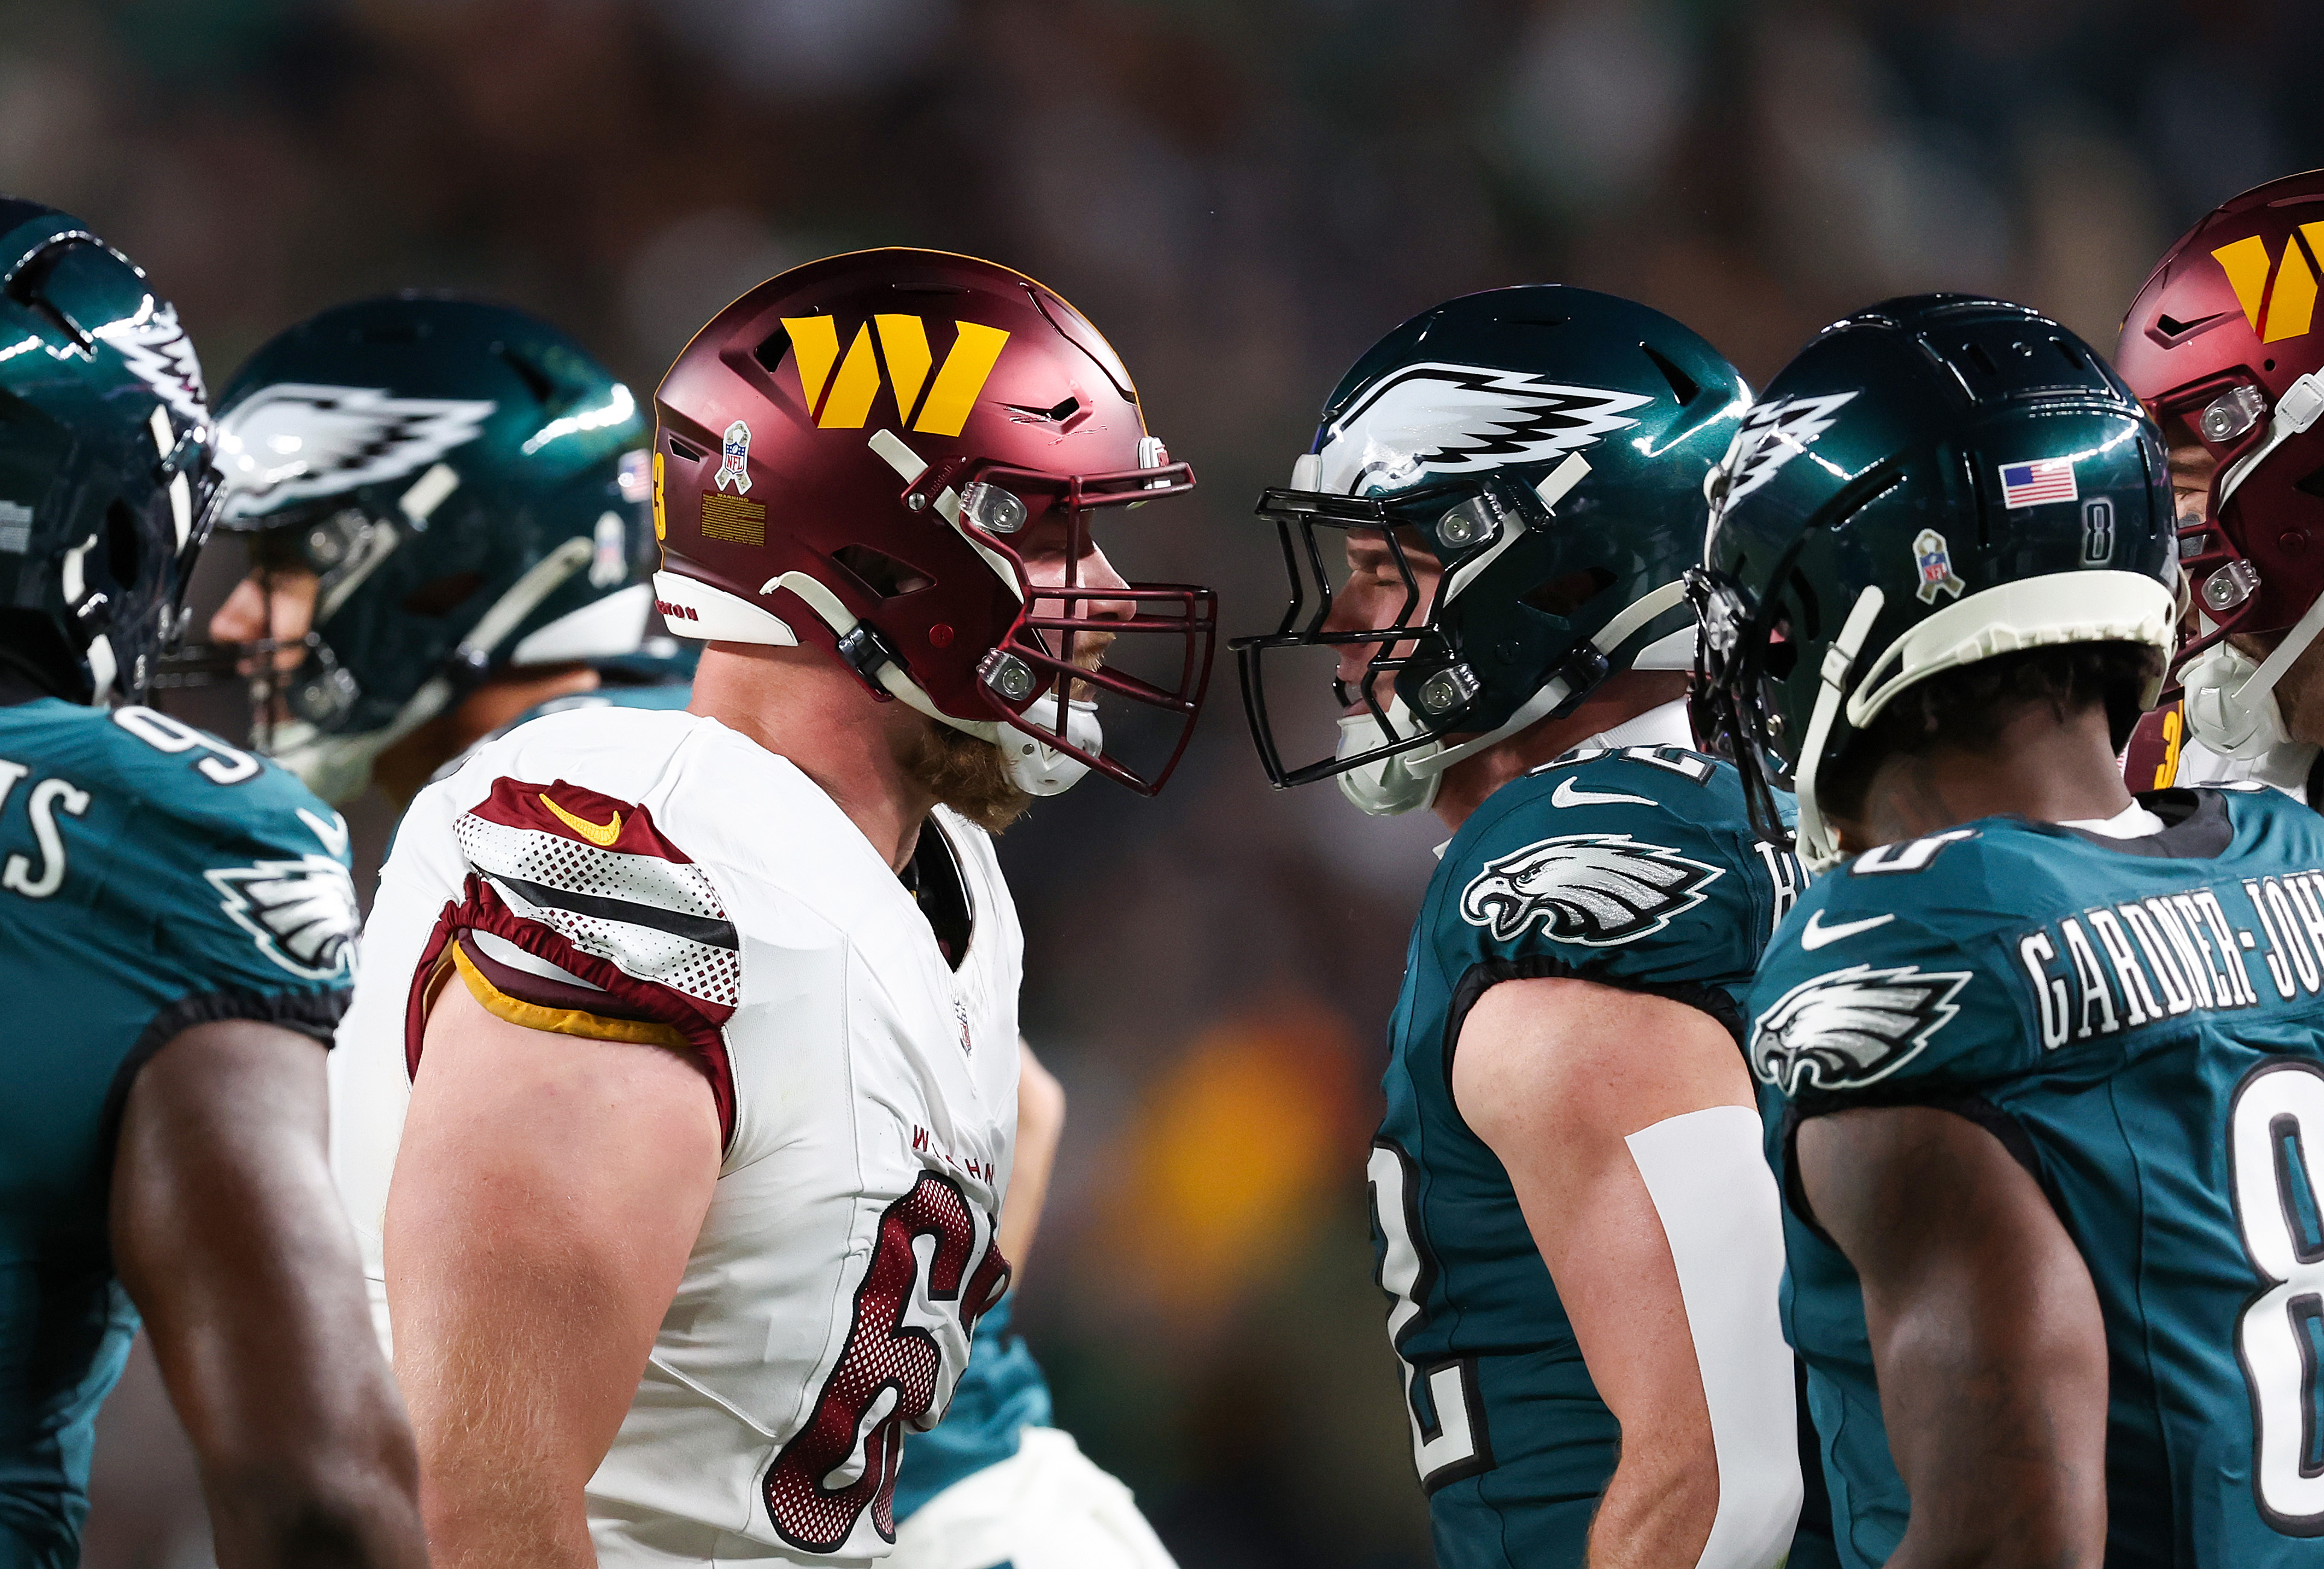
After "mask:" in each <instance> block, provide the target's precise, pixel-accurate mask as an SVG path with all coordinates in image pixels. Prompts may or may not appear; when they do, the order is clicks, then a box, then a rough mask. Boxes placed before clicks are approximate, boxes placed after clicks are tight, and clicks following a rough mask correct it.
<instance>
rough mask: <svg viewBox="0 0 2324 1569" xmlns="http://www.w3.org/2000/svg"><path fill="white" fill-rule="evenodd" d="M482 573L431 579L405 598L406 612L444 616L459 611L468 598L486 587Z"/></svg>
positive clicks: (467, 573) (457, 574)
mask: <svg viewBox="0 0 2324 1569" xmlns="http://www.w3.org/2000/svg"><path fill="white" fill-rule="evenodd" d="M483 586H484V575H483V574H482V573H474V572H455V573H446V574H445V575H444V576H442V577H438V578H430V579H429V581H428V582H426V583H421V584H420V586H419V587H418V588H416V589H413V590H412V591H411V592H410V593H408V594H406V595H404V596H403V608H404V610H405V611H406V612H407V613H409V614H410V615H414V616H442V615H447V614H449V613H450V612H451V611H453V610H458V609H459V608H460V607H461V606H462V605H463V604H466V602H467V599H468V596H469V595H470V594H473V593H475V592H476V591H477V590H478V589H480V588H482V587H483Z"/></svg>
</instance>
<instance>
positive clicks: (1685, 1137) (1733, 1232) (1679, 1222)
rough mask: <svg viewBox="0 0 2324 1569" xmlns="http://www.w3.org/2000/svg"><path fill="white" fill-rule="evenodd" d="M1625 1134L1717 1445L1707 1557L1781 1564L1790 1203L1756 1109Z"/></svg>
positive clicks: (1787, 1447)
mask: <svg viewBox="0 0 2324 1569" xmlns="http://www.w3.org/2000/svg"><path fill="white" fill-rule="evenodd" d="M1624 1142H1626V1143H1628V1145H1629V1147H1630V1159H1631V1160H1632V1161H1635V1162H1637V1168H1638V1175H1639V1176H1640V1177H1642V1178H1644V1179H1646V1193H1647V1195H1648V1197H1651V1198H1653V1199H1654V1201H1655V1214H1656V1215H1657V1216H1661V1218H1662V1223H1663V1234H1664V1235H1665V1237H1667V1238H1669V1240H1670V1250H1671V1262H1673V1263H1674V1264H1675V1265H1676V1266H1677V1267H1678V1289H1679V1296H1680V1298H1681V1299H1682V1300H1683V1301H1684V1303H1685V1305H1686V1326H1687V1330H1688V1332H1689V1333H1690V1334H1691V1335H1692V1336H1693V1339H1694V1360H1695V1364H1696V1365H1697V1366H1698V1367H1700V1368H1701V1371H1702V1398H1703V1403H1704V1404H1705V1405H1706V1406H1708V1407H1709V1408H1710V1410H1711V1445H1712V1447H1713V1448H1714V1450H1715V1451H1716V1452H1717V1454H1718V1457H1719V1512H1718V1514H1717V1515H1716V1516H1715V1517H1714V1518H1713V1519H1712V1520H1711V1538H1710V1540H1708V1541H1707V1542H1705V1543H1704V1544H1703V1546H1702V1556H1701V1558H1699V1559H1697V1560H1696V1561H1695V1562H1696V1564H1697V1569H1772V1566H1773V1565H1775V1564H1779V1563H1781V1562H1782V1561H1783V1558H1784V1554H1785V1553H1787V1552H1789V1551H1790V1550H1791V1545H1792V1531H1793V1529H1794V1528H1795V1527H1796V1526H1797V1525H1798V1523H1799V1518H1800V1497H1801V1488H1800V1454H1799V1430H1798V1427H1797V1424H1796V1408H1795V1407H1794V1393H1793V1385H1792V1353H1791V1348H1790V1347H1789V1346H1787V1345H1785V1344H1784V1330H1783V1325H1782V1323H1781V1322H1780V1321H1779V1319H1778V1317H1777V1315H1776V1306H1775V1302H1776V1293H1777V1292H1778V1290H1779V1289H1781V1286H1782V1283H1783V1278H1784V1226H1783V1215H1782V1211H1781V1208H1780V1206H1779V1203H1778V1200H1777V1197H1776V1194H1775V1176H1774V1174H1773V1173H1771V1172H1770V1171H1769V1170H1767V1162H1766V1158H1765V1157H1764V1156H1763V1155H1761V1153H1760V1152H1759V1118H1758V1115H1757V1113H1755V1112H1752V1111H1750V1110H1749V1109H1748V1108H1746V1107H1743V1106H1712V1107H1711V1108H1709V1109H1708V1110H1705V1111H1698V1112H1688V1113H1687V1114H1686V1115H1683V1116H1675V1117H1670V1118H1667V1119H1665V1121H1662V1122H1659V1123H1656V1124H1655V1125H1654V1126H1652V1127H1650V1128H1642V1129H1640V1130H1639V1131H1638V1132H1637V1133H1632V1134H1631V1135H1630V1136H1629V1137H1628V1139H1627V1140H1625V1141H1624Z"/></svg>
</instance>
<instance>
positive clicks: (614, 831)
mask: <svg viewBox="0 0 2324 1569" xmlns="http://www.w3.org/2000/svg"><path fill="white" fill-rule="evenodd" d="M540 803H541V804H542V805H543V806H546V807H547V808H549V811H551V812H555V813H557V821H559V822H561V823H563V824H564V825H565V826H566V827H567V828H569V829H571V830H573V831H574V832H576V833H577V834H579V835H580V836H581V837H582V838H583V839H586V840H588V841H589V842H590V843H591V844H594V845H595V846H597V847H598V848H599V849H604V848H605V847H606V846H608V845H610V844H612V843H613V841H614V840H617V839H619V838H621V837H622V814H621V813H620V812H615V813H613V821H611V822H592V821H589V820H588V819H587V818H586V817H576V816H574V815H573V814H572V813H571V812H567V811H566V810H565V808H563V807H562V806H559V805H558V804H557V803H555V802H554V801H551V800H550V799H549V796H548V795H547V794H546V793H544V794H542V795H541V797H540Z"/></svg>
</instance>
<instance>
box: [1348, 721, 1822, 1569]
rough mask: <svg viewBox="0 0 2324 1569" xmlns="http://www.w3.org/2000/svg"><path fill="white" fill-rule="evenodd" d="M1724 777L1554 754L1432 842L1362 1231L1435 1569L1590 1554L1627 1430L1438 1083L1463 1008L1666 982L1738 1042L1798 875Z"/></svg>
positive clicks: (1643, 753)
mask: <svg viewBox="0 0 2324 1569" xmlns="http://www.w3.org/2000/svg"><path fill="white" fill-rule="evenodd" d="M1804 880H1805V879H1804V877H1803V874H1802V872H1801V869H1800V866H1799V863H1798V862H1797V861H1796V860H1795V859H1794V858H1793V857H1792V856H1791V855H1790V854H1789V853H1787V852H1784V851H1781V850H1777V849H1774V848H1773V847H1771V846H1768V845H1766V844H1765V843H1762V842H1761V841H1760V840H1757V838H1755V837H1754V836H1753V834H1752V832H1751V828H1750V823H1749V820H1748V815H1747V813H1746V811H1745V808H1744V803H1743V792H1742V788H1741V785H1740V784H1739V782H1738V779H1737V777H1736V774H1735V770H1734V769H1733V767H1731V766H1729V765H1728V764H1725V763H1721V762H1717V761H1714V760H1713V759H1711V758H1710V757H1703V756H1701V755H1700V754H1698V753H1694V752H1691V751H1687V750H1684V749H1683V748H1678V747H1675V746H1659V747H1629V748H1622V749H1620V750H1605V749H1602V748H1600V749H1598V750H1594V751H1583V752H1577V753H1572V754H1569V755H1568V756H1567V757H1561V758H1559V759H1558V760H1557V761H1555V762H1554V763H1551V764H1549V765H1547V766H1544V767H1541V768H1538V769H1535V771H1534V772H1533V773H1531V774H1529V775H1526V776H1525V777H1523V778H1521V779H1517V780H1514V781H1512V782H1511V783H1509V784H1508V785H1503V786H1502V787H1501V788H1500V789H1499V790H1497V791H1495V792H1494V793H1493V794H1492V795H1491V796H1490V797H1489V799H1487V801H1486V802H1485V803H1484V804H1483V805H1482V806H1481V807H1480V808H1479V809H1478V811H1477V812H1475V814H1474V815H1472V816H1471V818H1470V819H1469V821H1467V822H1466V823H1464V824H1463V825H1462V829H1461V831H1460V832H1459V833H1457V834H1456V835H1454V836H1453V839H1452V842H1451V843H1450V844H1448V845H1447V846H1445V848H1444V850H1443V858H1442V861H1441V863H1440V865H1439V866H1438V867H1437V871H1436V876H1435V879H1434V881H1433V882H1432V883H1431V884H1430V885H1429V889H1428V895H1427V898H1426V901H1425V903H1424V904H1423V905H1422V908H1421V913H1420V919H1419V922H1418V923H1417V924H1416V926H1415V927H1414V928H1413V933H1412V944H1411V948H1410V950H1409V952H1408V954H1407V957H1406V968H1405V977H1404V991H1403V995H1402V996H1400V997H1399V998H1398V1000H1397V1008H1396V1014H1395V1017H1394V1019H1393V1020H1392V1022H1391V1023H1390V1025H1389V1036H1388V1040H1389V1051H1390V1057H1389V1062H1388V1075H1387V1078H1386V1080H1385V1085H1384V1087H1385V1088H1386V1090H1387V1095H1388V1112H1387V1115H1386V1116H1385V1117H1384V1118H1383V1119H1382V1120H1381V1123H1380V1127H1379V1135H1378V1137H1377V1138H1376V1139H1375V1140H1374V1142H1373V1146H1372V1153H1371V1165H1370V1178H1371V1201H1372V1230H1373V1243H1374V1247H1375V1249H1376V1252H1377V1254H1378V1258H1379V1284H1380V1288H1381V1289H1382V1290H1383V1291H1384V1292H1386V1293H1387V1295H1388V1300H1389V1308H1388V1333H1389V1336H1390V1338H1391V1339H1392V1340H1393V1342H1394V1344H1395V1347H1396V1353H1397V1357H1398V1359H1399V1360H1400V1362H1401V1363H1402V1374H1401V1376H1402V1379H1403V1383H1404V1394H1405V1401H1406V1415H1407V1416H1408V1417H1409V1418H1410V1420H1411V1424H1412V1445H1413V1458H1414V1463H1415V1464H1416V1467H1417V1469H1418V1471H1419V1473H1420V1480H1421V1484H1422V1486H1423V1487H1424V1488H1425V1490H1426V1491H1427V1492H1428V1495H1429V1510H1430V1517H1431V1526H1432V1528H1433V1530H1434V1537H1435V1544H1436V1555H1437V1561H1438V1563H1439V1564H1441V1565H1443V1569H1554V1566H1557V1565H1574V1566H1577V1569H1578V1566H1579V1565H1580V1564H1582V1561H1583V1556H1584V1552H1585V1547H1586V1543H1587V1538H1588V1535H1589V1529H1590V1519H1591V1514H1592V1512H1593V1511H1594V1510H1595V1509H1596V1507H1597V1502H1598V1496H1599V1494H1600V1492H1602V1491H1604V1489H1605V1486H1606V1482H1607V1481H1608V1479H1609V1477H1610V1476H1611V1475H1612V1474H1613V1471H1614V1463H1615V1461H1616V1459H1617V1457H1618V1448H1619V1439H1620V1430H1619V1427H1618V1424H1617V1423H1616V1421H1615V1419H1614V1416H1613V1413H1612V1412H1610V1411H1609V1410H1608V1409H1607V1408H1606V1404H1605V1402H1604V1401H1603V1400H1602V1399H1600V1398H1599V1394H1598V1390H1597V1388H1596V1386H1595V1385H1594V1384H1592V1383H1591V1378H1590V1372H1589V1370H1588V1369H1587V1368H1586V1367H1585V1366H1584V1365H1583V1363H1582V1353H1581V1350H1580V1348H1579V1347H1578V1346H1577V1345H1576V1344H1575V1343H1574V1338H1573V1332H1572V1326H1571V1324H1570V1323H1569V1322H1568V1320H1567V1318H1566V1315H1565V1311H1564V1309H1563V1307H1562V1306H1561V1305H1560V1304H1559V1301H1558V1298H1557V1290H1556V1288H1555V1286H1554V1284H1553V1283H1552V1281H1551V1280H1550V1275H1549V1271H1548V1269H1547V1267H1546V1266H1545V1265H1544V1263H1543V1262H1542V1259H1541V1254H1540V1252H1538V1251H1537V1250H1536V1248H1535V1244H1534V1240H1533V1234H1532V1233H1531V1232H1530V1231H1528V1230H1527V1229H1526V1221H1525V1216H1524V1215H1523V1214H1522V1213H1521V1212H1520V1211H1519V1209H1518V1207H1517V1195H1516V1193H1515V1191H1514V1190H1513V1189H1512V1188H1511V1187H1510V1185H1509V1179H1508V1172H1507V1171H1506V1170H1504V1169H1503V1168H1502V1165H1501V1162H1500V1161H1499V1158H1498V1157H1497V1156H1495V1155H1494V1153H1493V1152H1492V1151H1491V1150H1490V1149H1489V1148H1488V1147H1487V1146H1486V1145H1485V1143H1484V1142H1483V1141H1482V1140H1480V1139H1479V1138H1478V1137H1477V1135H1476V1134H1475V1133H1472V1132H1471V1130H1470V1128H1469V1125H1468V1124H1467V1123H1466V1122H1465V1121H1464V1120H1463V1119H1462V1115H1461V1113H1460V1111H1459V1109H1458V1108H1457V1107H1456V1106H1454V1104H1453V1099H1452V1052H1453V1048H1454V1046H1455V1044H1456V1043H1457V1041H1458V1040H1459V1037H1460V1030H1461V1024H1462V1020H1463V1019H1465V1018H1466V1017H1467V1015H1468V1012H1469V1009H1470V1007H1471V1005H1473V1004H1474V1003H1475V1002H1476V1000H1477V999H1478V997H1480V996H1482V995H1483V994H1484V992H1485V991H1486V990H1487V989H1488V988H1489V987H1490V986H1494V985H1496V984H1497V983H1499V982H1501V981H1504V980H1513V979H1522V978H1527V977H1546V976H1572V977H1581V978H1583V979H1587V980H1592V981H1598V982H1600V983H1603V984H1605V985H1608V986H1620V987H1624V988H1627V989H1629V990H1634V991H1640V992H1648V993H1652V994H1655V995H1657V996H1667V997H1672V998H1675V999H1676V1000H1678V1001H1680V1002H1683V1003H1685V1004H1687V1005H1691V1006H1693V1007H1696V1008H1699V1009H1701V1010H1702V1011H1703V1012H1704V1013H1706V1014H1710V1015H1711V1017H1712V1018H1714V1019H1717V1020H1718V1021H1719V1022H1720V1023H1721V1024H1722V1025H1724V1026H1725V1027H1726V1028H1727V1029H1728V1030H1729V1031H1730V1032H1733V1033H1734V1034H1735V1035H1736V1037H1737V1041H1738V1049H1739V1045H1740V1041H1741V1036H1742V1014H1741V1011H1740V1006H1739V1005H1740V1003H1741V1000H1742V997H1743V995H1744V992H1745V989H1746V988H1747V987H1748V986H1749V984H1750V979H1751V971H1752V968H1753V966H1755V965H1756V964H1757V962H1758V959H1759V953H1760V950H1761V949H1762V947H1763V946H1764V945H1765V944H1766V941H1767V939H1768V936H1769V934H1770V933H1771V932H1772V931H1774V929H1775V923H1776V922H1777V921H1779V920H1780V919H1781V918H1782V916H1783V915H1784V912H1785V911H1786V910H1787V909H1788V908H1789V907H1790V905H1791V904H1792V902H1793V901H1794V899H1795V898H1796V897H1797V896H1798V894H1799V892H1800V889H1801V886H1802V885H1803V882H1804Z"/></svg>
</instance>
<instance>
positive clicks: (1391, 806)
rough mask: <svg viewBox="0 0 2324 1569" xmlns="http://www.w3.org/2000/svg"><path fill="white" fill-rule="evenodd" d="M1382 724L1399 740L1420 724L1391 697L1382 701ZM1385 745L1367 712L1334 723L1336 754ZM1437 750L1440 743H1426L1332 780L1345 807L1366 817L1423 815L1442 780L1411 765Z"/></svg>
mask: <svg viewBox="0 0 2324 1569" xmlns="http://www.w3.org/2000/svg"><path fill="white" fill-rule="evenodd" d="M1388 722H1389V723H1390V724H1392V725H1394V726H1395V727H1396V729H1397V733H1398V734H1400V735H1406V736H1409V735H1411V734H1413V733H1414V732H1415V731H1416V730H1418V729H1420V721H1419V720H1416V719H1415V718H1413V717H1412V711H1411V710H1410V709H1408V708H1406V707H1405V706H1404V699H1402V698H1400V697H1397V696H1396V695H1395V694H1393V693H1391V694H1389V697H1388ZM1387 745H1388V731H1387V729H1384V728H1383V727H1382V726H1381V724H1380V722H1379V720H1377V719H1375V718H1373V717H1372V713H1371V711H1370V710H1369V709H1366V710H1365V711H1363V712H1362V713H1351V714H1350V715H1348V717H1347V718H1345V719H1343V720H1341V721H1340V748H1339V752H1338V754H1337V755H1338V756H1340V757H1361V756H1362V755H1363V754H1364V753H1366V752H1369V751H1370V750H1372V749H1373V748H1377V747H1385V746H1387ZM1442 746H1443V742H1442V741H1428V742H1426V743H1425V744H1423V745H1421V746H1417V747H1415V748H1413V749H1412V750H1411V751H1409V752H1398V753H1397V755H1396V756H1394V757H1381V758H1379V759H1378V760H1376V761H1374V762H1369V763H1360V764H1358V765H1357V766H1355V767H1352V768H1351V769H1349V770H1348V771H1347V772H1345V773H1344V774H1341V775H1336V777H1337V778H1338V780H1339V782H1340V794H1342V795H1344V796H1346V797H1347V800H1348V804H1349V805H1351V806H1352V807H1354V808H1355V809H1356V810H1357V811H1358V812H1362V813H1364V814H1365V815H1366V816H1367V817H1396V816H1398V815H1400V814H1402V813H1404V812H1418V811H1423V810H1425V809H1426V808H1427V807H1429V806H1431V805H1433V804H1434V803H1435V801H1436V786H1437V785H1439V784H1441V783H1442V782H1443V777H1444V776H1443V774H1442V773H1441V772H1438V771H1435V770H1431V771H1430V772H1428V773H1425V774H1420V773H1416V772H1414V771H1413V768H1412V764H1413V761H1414V759H1416V758H1418V757H1433V756H1434V755H1435V753H1436V751H1437V749H1438V748H1441V747H1442Z"/></svg>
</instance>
